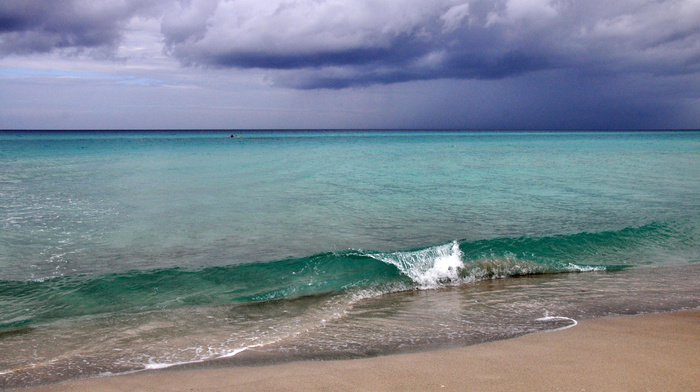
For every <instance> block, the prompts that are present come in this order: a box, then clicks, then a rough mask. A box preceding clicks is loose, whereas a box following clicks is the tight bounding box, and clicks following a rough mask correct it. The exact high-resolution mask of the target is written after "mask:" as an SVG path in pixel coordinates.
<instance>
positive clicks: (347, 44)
mask: <svg viewBox="0 0 700 392" xmlns="http://www.w3.org/2000/svg"><path fill="white" fill-rule="evenodd" d="M136 17H141V18H155V19H157V20H158V21H159V23H160V32H161V34H162V38H163V40H162V42H163V45H164V51H165V52H166V53H167V54H168V55H171V56H174V57H175V58H176V59H178V60H179V61H180V62H181V63H182V64H183V65H185V66H209V67H218V68H256V69H266V70H270V71H283V72H271V73H270V77H269V79H270V80H272V81H273V82H274V83H276V84H278V85H283V86H287V87H293V88H300V89H314V88H344V87H352V86H365V85H372V84H377V83H378V84H388V83H396V82H405V81H411V80H431V79H440V78H458V79H500V78H504V77H510V76H517V75H521V74H524V73H527V72H533V71H539V70H547V69H561V68H566V69H572V70H577V71H579V72H582V73H604V74H614V73H628V72H641V73H651V74H654V75H678V74H688V73H694V72H697V71H698V68H699V66H700V23H698V20H700V2H698V1H695V0H669V1H652V0H647V1H638V0H635V1H632V0H617V1H614V2H610V1H601V0H590V1H582V0H495V1H494V0H472V1H464V0H432V1H425V0H404V1H395V0H283V1H281V0H267V1H254V0H235V1H234V0H180V1H175V0H123V1H118V2H115V1H109V0H102V1H90V2H84V1H77V0H6V1H4V2H3V3H2V4H1V5H0V53H4V54H8V53H31V52H48V51H52V50H61V49H63V50H65V49H74V50H79V49H96V48H97V49H109V48H113V47H115V45H116V44H117V43H118V42H119V40H120V39H121V37H122V35H123V33H124V29H125V28H126V26H127V23H128V21H129V20H131V19H132V18H136Z"/></svg>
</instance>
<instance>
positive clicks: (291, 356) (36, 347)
mask: <svg viewBox="0 0 700 392" xmlns="http://www.w3.org/2000/svg"><path fill="white" fill-rule="evenodd" d="M230 133H231V132H189V133H187V132H174V133H166V132H105V133H83V132H76V133H41V132H40V133H33V132H4V133H0V200H2V203H0V229H1V232H0V305H1V306H0V388H12V387H20V386H27V385H35V384H41V383H46V382H54V381H60V380H65V379H71V378H78V377H88V376H97V375H107V374H115V373H121V372H130V371H138V370H143V369H147V368H151V369H155V368H163V367H169V366H173V365H178V364H199V365H202V366H213V365H217V364H219V363H220V361H224V362H226V363H228V364H248V363H268V362H277V361H286V360H298V359H324V358H353V357H364V356H371V355H381V354H389V353H396V352H407V351H416V350H426V349H433V348H442V347H453V346H461V345H467V344H475V343H479V342H483V341H489V340H495V339H502V338H507V337H512V336H517V335H521V334H525V333H530V332H534V331H542V330H552V329H557V328H564V327H568V326H571V325H573V324H574V323H575V322H576V321H575V320H577V319H581V318H593V317H600V316H607V315H616V314H636V313H648V312H661V311H670V310H678V309H687V308H696V307H699V306H700V296H699V295H698V293H699V292H700V291H698V288H700V287H698V283H697V282H700V279H698V278H699V277H700V269H699V267H698V266H699V265H700V264H698V261H699V260H700V233H699V232H698V228H699V227H700V226H699V225H698V222H699V220H700V213H699V212H700V199H699V196H698V195H700V171H699V170H697V167H700V165H698V164H699V163H700V133H698V132H644V133H614V132H610V133H606V132H600V133H590V132H580V133H576V132H573V133H572V132H567V133H522V132H498V133H485V132H240V134H241V136H242V137H241V138H237V139H228V138H226V137H225V136H227V135H228V134H230Z"/></svg>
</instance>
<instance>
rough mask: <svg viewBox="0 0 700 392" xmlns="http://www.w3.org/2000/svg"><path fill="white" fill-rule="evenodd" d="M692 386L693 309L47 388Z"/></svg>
mask: <svg viewBox="0 0 700 392" xmlns="http://www.w3.org/2000/svg"><path fill="white" fill-rule="evenodd" d="M662 390H663V391H700V310H690V311H683V312H676V313H666V314H656V315H642V316H629V317H614V318H603V319H595V320H585V321H581V322H580V323H579V324H578V325H577V326H575V327H572V328H569V329H566V330H561V331H555V332H548V333H539V334H533V335H527V336H522V337H519V338H515V339H510V340H505V341H499V342H492V343H485V344H480V345H476V346H470V347H465V348H458V349H451V350H442V351H433V352H425V353H415V354H405V355H392V356H385V357H378V358H370V359H359V360H346V361H318V362H296V363H288V364H282V365H272V366H261V367H232V368H223V369H194V370H192V369H189V370H173V369H169V370H162V371H151V372H142V373H136V374H131V375H126V376H115V377H103V378H96V379H89V380H80V381H74V382H69V383H63V384H57V385H50V386H45V387H40V388H32V389H26V391H33V392H40V391H41V392H49V391H52V392H54V391H57V392H63V391H66V392H67V391H86V392H87V391H91V392H111V391H176V392H177V391H183V392H185V391H188V392H191V391H662Z"/></svg>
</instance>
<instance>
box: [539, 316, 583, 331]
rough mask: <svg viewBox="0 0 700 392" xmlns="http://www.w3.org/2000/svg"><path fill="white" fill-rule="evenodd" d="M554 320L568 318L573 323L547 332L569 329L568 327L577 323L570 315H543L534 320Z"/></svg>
mask: <svg viewBox="0 0 700 392" xmlns="http://www.w3.org/2000/svg"><path fill="white" fill-rule="evenodd" d="M554 320H569V321H572V322H573V323H572V324H571V325H567V326H564V327H560V328H556V329H551V330H549V331H547V332H554V331H562V330H565V329H569V328H572V327H575V326H577V325H578V321H576V320H574V319H572V318H571V317H562V316H545V317H540V318H538V319H536V320H535V321H544V322H547V321H554Z"/></svg>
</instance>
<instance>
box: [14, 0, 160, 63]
mask: <svg viewBox="0 0 700 392" xmlns="http://www.w3.org/2000/svg"><path fill="white" fill-rule="evenodd" d="M160 6H162V2H161V1H159V0H122V1H110V0H91V1H80V0H3V1H2V2H0V54H5V55H7V54H29V53H46V52H51V51H54V50H57V49H59V50H60V49H65V50H72V51H76V50H84V49H98V48H113V47H114V46H115V45H116V44H117V43H118V42H119V40H120V38H121V37H122V34H123V33H124V28H125V26H126V24H127V23H128V21H129V20H130V19H131V18H132V17H134V16H136V15H154V14H155V13H156V12H157V9H158V8H159V7H160Z"/></svg>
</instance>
